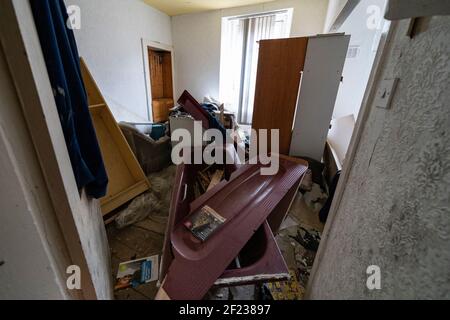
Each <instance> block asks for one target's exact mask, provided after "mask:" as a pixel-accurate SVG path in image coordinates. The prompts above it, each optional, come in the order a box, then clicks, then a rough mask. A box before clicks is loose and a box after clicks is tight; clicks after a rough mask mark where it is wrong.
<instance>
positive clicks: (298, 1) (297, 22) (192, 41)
mask: <svg viewBox="0 0 450 320" xmlns="http://www.w3.org/2000/svg"><path fill="white" fill-rule="evenodd" d="M285 8H294V13H293V21H292V28H291V36H292V37H299V36H307V35H315V34H317V33H321V32H322V31H323V26H324V22H325V16H326V13H327V8H328V1H327V0H280V1H274V2H269V3H265V4H261V5H254V6H246V7H237V8H230V9H224V10H215V11H209V12H204V13H197V14H188V15H181V16H175V17H172V37H173V45H174V54H175V84H176V85H175V87H176V90H177V91H176V95H177V96H179V95H180V94H181V93H182V92H183V90H185V89H187V90H188V91H190V92H191V94H192V95H193V96H194V97H195V98H197V99H198V100H203V97H204V96H205V95H211V96H213V97H217V98H218V97H219V82H220V45H221V26H222V17H227V16H236V15H243V14H249V13H258V12H264V11H272V10H278V9H285Z"/></svg>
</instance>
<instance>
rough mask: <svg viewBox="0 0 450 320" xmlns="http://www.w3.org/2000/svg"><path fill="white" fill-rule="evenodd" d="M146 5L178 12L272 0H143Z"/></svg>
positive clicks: (176, 13) (166, 11)
mask: <svg viewBox="0 0 450 320" xmlns="http://www.w3.org/2000/svg"><path fill="white" fill-rule="evenodd" d="M143 1H144V2H145V3H147V4H148V5H150V6H152V7H154V8H156V9H158V10H160V11H162V12H164V13H166V14H168V15H169V16H176V15H180V14H187V13H194V12H201V11H208V10H216V9H225V8H233V7H241V6H247V5H252V4H259V3H265V2H272V1H274V0H143Z"/></svg>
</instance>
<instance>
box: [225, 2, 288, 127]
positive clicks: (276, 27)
mask: <svg viewBox="0 0 450 320" xmlns="http://www.w3.org/2000/svg"><path fill="white" fill-rule="evenodd" d="M292 11H293V9H286V10H280V11H274V12H268V13H263V14H256V15H247V16H239V17H226V18H223V19H222V50H221V68H220V99H221V101H223V102H224V103H225V106H226V108H227V109H229V110H230V111H234V112H235V113H236V114H237V115H238V122H239V123H240V124H251V121H252V117H253V101H254V96H255V83H256V72H257V68H258V52H259V50H258V48H259V45H258V41H259V40H264V39H277V38H287V37H289V34H290V28H291V22H292Z"/></svg>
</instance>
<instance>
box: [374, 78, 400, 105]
mask: <svg viewBox="0 0 450 320" xmlns="http://www.w3.org/2000/svg"><path fill="white" fill-rule="evenodd" d="M398 81H399V79H398V78H395V79H384V80H383V81H382V82H381V85H380V88H379V89H378V91H377V94H376V96H375V106H376V107H377V108H383V109H390V108H391V103H392V98H393V97H394V94H395V89H396V88H397V84H398Z"/></svg>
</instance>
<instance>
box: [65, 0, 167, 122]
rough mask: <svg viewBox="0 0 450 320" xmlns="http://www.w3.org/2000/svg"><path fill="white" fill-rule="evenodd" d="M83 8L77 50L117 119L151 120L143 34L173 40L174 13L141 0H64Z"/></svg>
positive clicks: (158, 40) (144, 36) (160, 40)
mask: <svg viewBox="0 0 450 320" xmlns="http://www.w3.org/2000/svg"><path fill="white" fill-rule="evenodd" d="M65 2H66V5H78V6H79V7H80V9H81V29H80V30H76V31H75V37H76V40H77V45H78V50H79V53H80V55H81V56H82V57H83V58H84V59H85V60H86V63H87V65H88V67H89V69H90V71H91V73H92V74H93V76H94V78H95V80H96V82H97V83H98V85H99V87H100V90H101V91H102V94H103V95H104V97H105V99H106V101H107V103H108V104H109V107H110V108H111V110H112V112H113V114H114V116H115V118H116V120H119V121H121V120H125V121H145V120H148V119H149V118H148V110H147V94H146V87H145V75H144V64H143V56H142V46H141V38H145V39H148V40H151V41H157V42H161V43H164V44H167V45H171V44H172V33H171V24H170V17H169V16H167V15H166V14H164V13H162V12H160V11H158V10H156V9H153V8H152V7H150V6H148V5H146V4H145V3H143V2H142V1H141V0H94V1H92V0H65Z"/></svg>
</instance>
